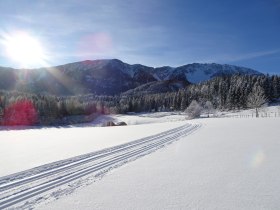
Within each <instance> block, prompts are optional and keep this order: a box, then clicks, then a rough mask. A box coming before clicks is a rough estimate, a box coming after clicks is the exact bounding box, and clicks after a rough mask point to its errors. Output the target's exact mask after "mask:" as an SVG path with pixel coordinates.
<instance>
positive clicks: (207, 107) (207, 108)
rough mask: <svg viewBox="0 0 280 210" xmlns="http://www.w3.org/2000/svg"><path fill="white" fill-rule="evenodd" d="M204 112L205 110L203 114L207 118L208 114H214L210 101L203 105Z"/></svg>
mask: <svg viewBox="0 0 280 210" xmlns="http://www.w3.org/2000/svg"><path fill="white" fill-rule="evenodd" d="M204 110H205V112H206V114H207V117H209V116H210V114H213V113H214V106H213V104H212V102H211V101H206V103H205V105H204Z"/></svg>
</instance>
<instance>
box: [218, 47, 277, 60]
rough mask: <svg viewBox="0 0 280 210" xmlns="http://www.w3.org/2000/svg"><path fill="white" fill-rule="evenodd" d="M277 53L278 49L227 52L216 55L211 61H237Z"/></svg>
mask: <svg viewBox="0 0 280 210" xmlns="http://www.w3.org/2000/svg"><path fill="white" fill-rule="evenodd" d="M278 53H280V49H274V50H265V51H256V52H250V53H240V54H227V55H222V56H217V58H216V59H215V58H214V59H213V61H215V62H225V63H230V62H238V61H245V60H250V59H256V58H261V57H264V56H270V55H275V54H278Z"/></svg>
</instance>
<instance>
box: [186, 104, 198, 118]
mask: <svg viewBox="0 0 280 210" xmlns="http://www.w3.org/2000/svg"><path fill="white" fill-rule="evenodd" d="M201 111H202V107H201V106H200V104H199V103H198V102H197V101H196V100H193V101H192V102H191V104H190V105H189V106H188V108H187V109H186V110H185V112H186V113H187V115H188V117H189V118H190V119H193V118H197V117H199V116H200V114H201Z"/></svg>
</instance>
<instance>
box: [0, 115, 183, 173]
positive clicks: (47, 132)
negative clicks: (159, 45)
mask: <svg viewBox="0 0 280 210" xmlns="http://www.w3.org/2000/svg"><path fill="white" fill-rule="evenodd" d="M108 118H109V116H107V117H105V119H108ZM138 118H140V119H138ZM109 119H111V118H109ZM120 119H121V121H126V119H129V121H128V124H133V125H130V126H122V127H72V128H45V129H29V130H2V131H0V165H1V169H0V177H1V176H5V175H8V174H12V173H16V172H19V171H23V170H26V169H29V168H33V167H36V166H40V165H43V164H47V163H51V162H54V161H58V160H62V159H66V158H70V157H73V156H77V155H81V154H85V153H89V152H93V151H97V150H101V149H104V148H107V147H112V146H115V145H118V144H123V143H126V142H129V141H133V140H136V139H139V138H143V137H146V136H150V135H153V134H157V133H160V132H162V131H165V130H169V129H172V128H175V127H178V126H179V125H182V124H183V123H184V122H183V121H179V122H174V123H168V124H167V123H160V121H163V120H162V119H155V120H154V122H155V121H157V122H158V123H153V124H145V125H141V126H139V125H136V124H137V123H141V120H142V121H143V122H145V123H147V122H149V118H146V117H137V116H128V117H125V116H120ZM99 120H100V121H102V119H99ZM130 122H131V123H130ZM93 124H94V123H93ZM98 125H100V124H98ZM143 130H144V131H145V132H143Z"/></svg>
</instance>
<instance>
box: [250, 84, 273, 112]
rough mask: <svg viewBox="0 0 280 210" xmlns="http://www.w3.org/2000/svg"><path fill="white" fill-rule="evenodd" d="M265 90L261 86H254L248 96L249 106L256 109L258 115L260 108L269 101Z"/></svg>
mask: <svg viewBox="0 0 280 210" xmlns="http://www.w3.org/2000/svg"><path fill="white" fill-rule="evenodd" d="M267 101H268V100H267V98H266V96H265V93H264V90H263V88H262V87H260V86H258V85H257V86H254V87H253V90H252V92H251V93H250V94H249V96H248V98H247V106H248V107H249V108H253V109H255V112H256V117H259V109H260V108H261V107H262V106H264V105H265V104H266V102H267Z"/></svg>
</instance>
